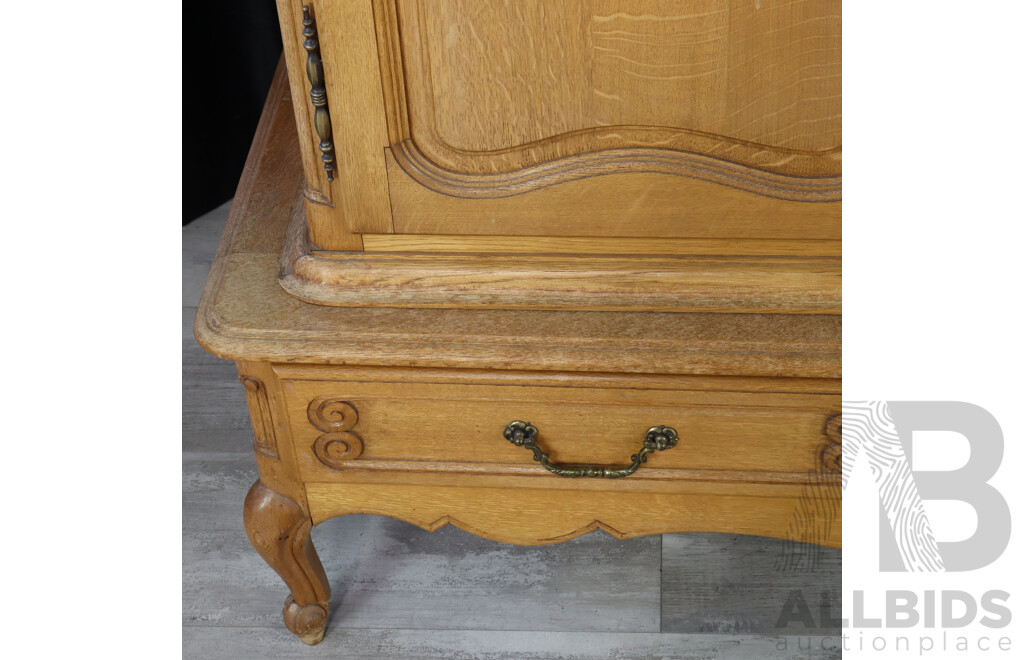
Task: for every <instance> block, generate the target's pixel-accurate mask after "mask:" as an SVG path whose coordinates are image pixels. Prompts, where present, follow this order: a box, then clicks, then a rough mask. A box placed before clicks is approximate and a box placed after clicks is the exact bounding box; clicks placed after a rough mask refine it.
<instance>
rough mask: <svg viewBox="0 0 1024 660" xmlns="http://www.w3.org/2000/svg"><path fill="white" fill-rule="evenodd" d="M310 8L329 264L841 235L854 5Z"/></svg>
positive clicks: (768, 1) (321, 217) (317, 215)
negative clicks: (318, 70) (327, 135)
mask: <svg viewBox="0 0 1024 660" xmlns="http://www.w3.org/2000/svg"><path fill="white" fill-rule="evenodd" d="M280 3H281V5H282V8H283V9H284V11H282V15H284V14H286V13H287V14H289V15H290V16H291V19H290V20H291V21H292V23H293V25H292V29H293V32H294V29H295V28H297V27H301V26H300V25H299V23H301V7H298V5H297V4H295V3H292V2H290V1H289V0H280ZM311 5H312V11H313V13H314V14H315V16H316V20H317V23H318V25H317V29H318V36H319V40H320V47H321V49H322V55H323V61H324V70H325V74H324V75H325V78H326V91H327V97H328V99H329V101H330V104H331V118H332V127H333V134H334V139H335V144H336V149H337V167H338V172H337V176H336V177H335V180H334V181H333V182H327V181H325V180H324V179H323V175H322V173H321V172H319V171H318V172H317V173H316V174H315V175H314V176H312V177H310V180H311V183H310V189H312V190H313V191H312V192H310V191H307V197H308V198H309V199H310V201H311V203H312V204H314V205H315V204H319V205H321V206H323V207H324V208H325V209H327V210H326V211H323V210H317V211H315V212H312V213H310V229H311V236H312V239H313V242H314V244H316V245H318V246H320V247H323V248H326V249H351V248H352V247H353V245H356V246H357V247H365V248H366V249H398V248H399V247H406V248H410V247H411V248H416V246H420V247H422V248H425V249H430V248H431V246H439V245H444V246H445V248H446V249H460V246H461V247H462V248H465V249H472V248H473V247H474V246H475V247H476V248H477V249H480V247H481V246H485V248H484V249H487V248H486V246H490V248H493V249H501V248H502V247H507V246H508V245H511V244H512V241H518V243H517V245H522V241H524V240H525V241H527V242H529V241H533V242H534V246H535V247H536V246H541V247H543V246H553V247H549V248H543V249H541V248H538V249H537V251H545V250H548V249H551V250H555V251H558V250H559V245H561V246H563V247H564V246H568V245H576V246H589V247H585V248H577V249H582V250H583V251H587V250H591V249H593V250H594V251H598V252H600V251H615V250H619V251H622V249H623V248H622V246H623V245H625V246H626V247H627V248H629V247H630V246H632V247H633V248H636V249H638V250H640V251H645V250H652V251H658V250H659V249H664V250H668V251H672V250H675V249H677V247H679V246H682V245H683V242H685V241H691V243H692V242H693V241H696V240H697V239H704V240H709V241H711V242H712V243H710V245H713V244H714V243H713V242H714V241H716V240H718V241H734V243H733V245H734V246H737V245H738V246H740V248H739V249H742V246H743V245H754V244H756V243H757V242H758V241H761V242H763V241H778V240H782V241H787V242H789V243H792V245H794V246H798V247H795V248H794V250H798V251H799V249H806V242H824V243H827V242H829V241H837V240H838V239H839V238H840V234H841V228H840V202H839V199H840V193H841V178H840V177H841V165H842V160H841V158H842V151H841V129H842V127H841V106H842V98H841V59H840V58H841V16H840V6H841V5H840V2H839V1H838V0H809V1H808V0H803V1H795V0H574V1H572V2H568V1H566V2H562V1H555V0H507V1H498V0H373V1H372V2H371V1H369V0H365V1H358V0H353V1H347V2H337V1H335V2H331V1H328V0H323V1H320V2H312V3H311ZM284 21H285V19H284V18H283V19H282V22H283V23H284ZM284 28H285V30H286V31H287V29H288V27H287V26H284ZM300 31H301V30H300ZM286 39H287V36H286ZM296 44H298V38H296ZM293 50H294V49H293ZM301 51H302V49H301V47H300V48H299V52H301ZM298 54H299V53H298V52H296V53H293V54H292V57H293V59H295V60H296V62H295V63H294V64H293V66H292V67H291V69H292V77H293V85H294V84H295V80H294V78H295V77H296V76H295V71H296V69H297V68H298V67H297V65H298V64H302V62H300V61H299V60H300V59H301V58H300V57H295V56H296V55H298ZM299 82H303V81H302V80H301V79H300V81H299ZM301 91H302V93H303V94H308V89H306V90H301ZM306 123H307V132H310V131H309V130H308V127H309V126H311V125H312V124H313V121H312V120H311V119H310V118H309V117H307V118H306ZM301 125H302V120H301V119H300V131H301V130H302V126H301ZM310 135H311V139H310V140H308V142H309V143H310V144H309V145H307V150H308V151H309V152H310V154H311V155H312V156H313V157H312V158H307V162H308V163H309V164H311V165H312V166H314V168H319V167H320V163H319V162H318V161H317V160H316V156H317V154H316V152H315V146H316V140H317V138H316V136H315V132H310ZM320 169H321V170H322V168H320ZM307 174H309V172H308V171H307ZM317 195H319V198H318V196H317ZM353 235H359V236H360V239H359V241H358V242H354V241H353V240H351V239H350V237H351V236H353ZM439 237H445V238H444V239H443V240H442V239H440V238H439ZM663 239H668V240H667V242H664V241H663ZM573 241H575V243H573ZM644 241H646V243H645V242H644ZM744 241H746V243H744ZM802 242H803V243H802ZM824 243H823V244H824ZM643 245H647V248H646V249H641V248H642V246H643ZM800 245H803V246H804V247H803V248H800V247H799V246H800ZM659 246H661V247H660V248H659ZM709 249H717V248H709ZM734 249H737V248H735V247H734ZM751 249H753V248H751ZM563 251H564V250H563ZM570 251H572V250H570ZM626 251H630V250H629V249H626ZM826 251H827V250H826Z"/></svg>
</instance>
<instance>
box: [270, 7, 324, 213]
mask: <svg viewBox="0 0 1024 660" xmlns="http://www.w3.org/2000/svg"><path fill="white" fill-rule="evenodd" d="M277 17H278V21H279V22H280V24H281V40H282V43H283V44H284V51H283V53H282V55H281V59H282V62H283V64H278V71H277V73H276V74H275V75H274V82H273V83H271V91H270V98H275V97H276V95H275V89H274V88H275V86H277V85H288V86H290V90H291V94H290V96H291V98H295V99H299V103H296V104H295V105H294V111H295V114H294V116H295V125H296V127H297V128H298V132H299V135H302V136H304V139H302V140H299V142H298V149H299V151H300V153H301V154H302V169H303V173H304V174H305V186H304V189H303V192H304V195H305V197H306V199H307V200H309V201H310V203H311V205H325V206H328V207H330V206H331V205H332V199H331V186H330V184H329V183H328V181H327V173H326V172H325V171H324V169H323V165H322V164H321V162H320V153H319V149H318V148H317V143H318V140H316V139H314V136H316V130H315V129H314V128H313V115H314V108H313V106H312V105H311V104H309V103H305V102H304V101H305V99H308V98H309V81H308V80H307V78H306V51H305V49H304V48H303V47H302V42H303V37H302V2H297V1H296V0H277ZM282 67H284V68H285V69H286V70H287V77H284V76H282V75H281V73H282V71H281V70H282ZM317 212H318V210H317V209H316V208H313V209H312V210H311V211H310V214H311V215H315V214H316V213H317Z"/></svg>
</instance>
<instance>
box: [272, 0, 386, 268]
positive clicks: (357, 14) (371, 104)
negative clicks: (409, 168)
mask: <svg viewBox="0 0 1024 660" xmlns="http://www.w3.org/2000/svg"><path fill="white" fill-rule="evenodd" d="M303 5H308V6H310V8H311V10H312V13H313V16H314V17H315V19H316V23H317V32H318V36H319V45H320V52H321V55H322V57H323V67H324V77H325V81H326V89H327V99H328V105H329V106H330V109H331V126H332V134H333V138H334V146H335V155H336V166H337V170H336V173H335V180H334V181H333V182H331V183H328V182H327V181H326V178H324V180H323V182H322V188H330V189H331V190H332V191H333V192H331V193H330V195H328V196H327V197H328V199H329V200H330V201H331V203H332V205H333V207H334V208H333V209H327V208H324V207H322V206H321V207H318V205H317V204H307V209H308V211H307V212H308V213H309V214H310V215H309V231H310V234H311V235H312V236H313V237H314V240H315V241H316V242H317V244H318V245H331V246H335V247H334V249H343V250H359V249H362V242H361V241H360V240H359V236H358V234H359V233H360V232H364V231H369V232H388V231H391V209H390V205H389V203H388V188H387V175H386V173H385V167H384V160H383V154H382V149H383V148H384V147H385V146H386V145H387V143H388V142H387V129H386V126H385V118H384V106H383V99H382V95H381V81H380V67H379V64H378V58H377V46H376V32H375V28H374V20H373V11H372V7H371V6H370V5H369V3H366V2H323V1H322V0H302V1H299V0H278V10H279V14H281V15H282V17H283V18H282V31H283V32H287V31H288V29H289V28H290V27H291V28H294V27H295V26H301V16H302V6H303ZM285 16H287V18H284V17H285ZM286 20H287V22H286ZM285 38H286V39H289V38H290V37H289V35H285ZM295 43H296V44H297V47H299V50H300V52H301V53H303V54H304V53H305V51H304V50H302V49H301V44H300V43H299V42H298V41H296V42H295ZM291 45H292V42H291V41H286V48H285V50H286V51H288V50H289V46H291ZM298 59H300V58H299V57H296V54H291V59H290V60H289V78H291V79H292V81H293V86H299V87H302V85H301V84H298V85H297V84H296V82H295V81H296V79H295V76H296V75H302V76H305V72H304V71H303V70H302V68H301V67H299V66H298V62H296V64H295V65H293V64H292V60H298ZM304 64H305V62H304V60H303V61H302V65H303V66H304ZM299 80H302V78H300V79H299ZM307 86H308V83H307ZM294 93H296V94H297V93H298V92H294ZM296 98H300V99H304V98H308V89H307V88H305V87H304V88H303V89H302V93H301V95H300V96H296ZM295 109H296V114H297V116H299V117H300V125H301V121H306V122H309V123H308V124H307V129H308V130H311V129H309V127H310V126H312V122H311V121H310V119H309V117H310V114H309V111H308V110H307V109H306V108H304V107H302V106H300V105H296V108H295ZM300 134H301V135H303V136H304V138H305V139H303V140H300V143H303V142H308V141H310V140H312V141H313V142H314V146H315V145H316V144H319V138H317V137H316V132H315V131H313V132H312V133H309V132H302V133H300ZM308 161H309V158H306V159H305V160H304V162H305V165H306V167H305V171H306V176H307V180H310V181H319V180H320V179H321V175H320V174H319V172H318V173H317V175H316V176H315V177H314V176H311V174H310V171H309V167H310V163H309V162H308ZM315 165H316V167H317V168H318V169H323V168H322V165H321V164H320V162H319V157H318V155H316V157H315Z"/></svg>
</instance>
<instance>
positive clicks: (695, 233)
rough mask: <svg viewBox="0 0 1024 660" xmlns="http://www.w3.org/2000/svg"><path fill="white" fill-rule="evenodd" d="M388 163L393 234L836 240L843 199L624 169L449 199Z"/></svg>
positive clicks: (391, 161)
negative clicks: (807, 198) (798, 196)
mask: <svg viewBox="0 0 1024 660" xmlns="http://www.w3.org/2000/svg"><path fill="white" fill-rule="evenodd" d="M387 167H388V181H389V186H390V188H389V189H390V191H391V206H392V212H393V218H394V231H395V233H398V234H483V235H502V234H504V235H524V236H616V237H626V238H630V237H641V236H646V237H683V238H691V237H692V238H721V239H729V238H766V239H791V238H797V239H826V240H840V239H841V238H842V204H841V202H837V201H831V202H829V201H819V202H797V201H790V200H785V199H776V198H774V197H768V196H765V195H761V194H758V193H755V192H750V191H747V190H739V189H736V188H733V187H730V186H726V185H722V184H720V183H714V182H711V181H704V180H702V179H699V178H693V177H682V176H674V175H671V174H665V173H659V172H652V173H643V172H631V171H628V170H626V171H623V172H621V173H618V174H608V175H605V176H597V177H590V178H582V179H580V178H577V179H572V180H568V181H567V182H564V183H561V184H559V185H557V186H548V187H540V188H534V189H528V190H525V191H523V192H520V193H518V194H516V195H515V196H504V197H500V196H499V197H496V198H493V199H481V198H470V197H460V196H453V193H456V192H458V193H459V194H460V195H462V194H463V193H462V192H460V191H459V190H454V189H445V187H444V186H442V185H441V184H440V183H437V182H436V179H435V180H434V181H433V182H432V185H433V186H434V187H433V188H432V187H428V186H426V185H424V184H425V183H426V182H430V181H429V180H428V179H426V178H424V177H420V178H419V180H417V179H414V178H413V177H412V176H410V174H409V172H407V171H405V170H403V169H402V167H401V166H400V165H399V164H398V163H397V162H396V161H395V159H394V151H393V150H390V149H389V150H388V155H387ZM411 171H412V172H413V173H414V174H415V173H417V172H423V171H424V170H421V169H417V170H411ZM435 188H442V190H441V191H438V190H436V189H435ZM445 190H447V192H446V191H445ZM314 244H315V245H317V246H318V247H321V248H329V246H327V245H321V244H319V243H314ZM723 254H728V251H726V252H723Z"/></svg>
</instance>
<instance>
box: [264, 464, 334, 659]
mask: <svg viewBox="0 0 1024 660" xmlns="http://www.w3.org/2000/svg"><path fill="white" fill-rule="evenodd" d="M312 529H313V524H312V522H311V521H310V519H309V516H308V515H307V514H306V512H305V511H304V510H303V509H302V507H301V506H299V505H298V504H296V503H295V502H294V501H292V500H290V499H288V498H287V497H285V496H284V495H282V494H280V493H278V492H276V491H273V490H271V489H269V488H267V487H266V486H264V485H263V484H262V483H261V482H260V481H258V480H257V481H256V483H254V484H253V486H252V489H251V490H250V491H249V494H248V495H247V496H246V498H245V531H246V534H247V535H248V536H249V541H250V542H251V543H252V545H253V547H254V548H256V551H257V552H259V553H260V556H261V557H263V559H264V561H266V562H267V563H268V564H270V566H271V568H273V569H274V571H275V572H276V573H277V574H278V575H280V576H281V579H282V580H284V583H285V584H286V585H288V589H289V590H291V594H290V595H289V596H288V598H287V600H286V601H285V605H284V611H283V615H284V621H285V625H286V626H288V629H289V630H291V631H292V632H293V633H295V635H297V636H298V637H299V639H301V640H302V641H303V642H305V643H306V644H316V643H318V642H319V641H320V640H322V639H323V637H324V630H325V628H326V626H327V618H328V616H329V614H330V606H331V605H330V603H331V587H330V585H329V584H328V582H327V574H326V573H324V567H323V565H322V564H321V563H320V558H319V557H318V556H317V554H316V550H315V549H314V548H313V541H312V540H310V538H309V532H310V530H312Z"/></svg>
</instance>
